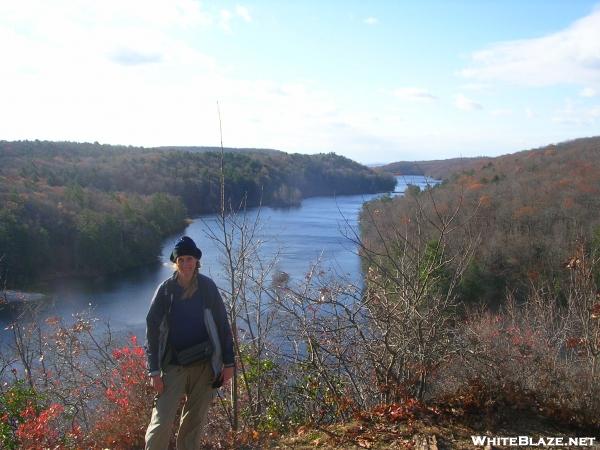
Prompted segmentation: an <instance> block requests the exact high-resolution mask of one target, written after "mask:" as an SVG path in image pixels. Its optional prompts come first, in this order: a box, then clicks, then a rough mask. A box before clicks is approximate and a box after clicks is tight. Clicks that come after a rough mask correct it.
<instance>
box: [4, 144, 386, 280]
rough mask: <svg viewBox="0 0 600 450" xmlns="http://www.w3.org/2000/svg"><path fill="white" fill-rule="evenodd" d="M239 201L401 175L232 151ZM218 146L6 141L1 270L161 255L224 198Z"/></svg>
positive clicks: (34, 271) (345, 188)
mask: <svg viewBox="0 0 600 450" xmlns="http://www.w3.org/2000/svg"><path fill="white" fill-rule="evenodd" d="M223 162H224V167H225V179H226V184H225V198H226V199H227V201H228V203H229V204H231V205H232V206H234V207H235V206H238V205H240V204H241V203H244V204H245V205H247V206H249V207H251V206H256V205H259V204H264V205H272V206H282V207H287V206H293V205H298V204H299V203H300V201H301V200H302V198H305V197H308V196H316V195H333V194H337V195H343V194H357V193H371V192H382V191H387V190H392V189H393V187H394V184H395V181H394V179H393V177H391V176H389V175H382V174H378V173H375V172H373V171H372V170H370V169H368V168H366V167H364V166H362V165H360V164H358V163H356V162H354V161H351V160H349V159H347V158H344V157H342V156H338V155H335V154H333V153H329V154H319V155H300V154H287V153H283V152H276V151H257V152H253V151H249V152H248V153H245V152H242V151H239V150H237V151H226V152H225V153H224V161H223ZM220 164H221V156H220V154H219V153H215V152H211V151H207V152H204V151H202V152H200V151H192V152H190V151H182V150H179V149H170V148H167V149H164V148H160V149H151V148H150V149H147V148H141V147H131V146H129V147H126V146H109V145H100V144H91V143H72V142H46V141H19V142H6V141H0V200H1V207H0V255H1V256H2V259H1V261H0V270H2V274H3V276H4V278H5V279H6V280H7V283H8V284H9V286H16V287H18V286H25V285H28V284H30V283H32V282H33V281H34V280H42V279H47V278H52V277H56V276H62V275H72V274H84V275H98V274H104V273H111V272H118V271H121V270H124V269H128V268H131V267H135V266H138V265H143V264H147V263H149V262H152V261H155V260H156V255H157V254H158V253H159V250H160V243H161V240H162V239H163V238H164V237H165V236H167V235H169V234H171V233H174V232H176V231H178V230H181V229H182V228H183V227H184V226H185V220H186V218H187V217H190V216H193V215H198V214H203V213H210V212H214V211H216V210H217V209H218V208H219V205H220Z"/></svg>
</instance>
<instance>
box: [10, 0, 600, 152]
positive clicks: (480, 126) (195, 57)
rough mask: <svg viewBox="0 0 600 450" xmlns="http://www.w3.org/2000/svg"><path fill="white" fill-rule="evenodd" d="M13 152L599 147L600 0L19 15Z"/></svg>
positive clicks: (164, 4)
mask: <svg viewBox="0 0 600 450" xmlns="http://www.w3.org/2000/svg"><path fill="white" fill-rule="evenodd" d="M0 51H1V53H2V65H1V66H0V81H1V82H0V102H1V103H2V105H3V108H0V139H5V140H15V139H50V140H70V141H99V142H102V143H110V144H126V145H143V146H157V145H218V143H219V123H218V115H217V101H218V102H219V104H220V109H221V117H222V123H223V143H224V145H226V146H235V147H266V148H277V149H280V150H284V151H288V152H302V153H316V152H329V151H333V152H336V153H339V154H343V155H346V156H348V157H350V158H352V159H355V160H358V161H360V162H365V163H374V162H387V161H398V160H419V159H441V158H449V157H456V156H475V155H498V154H503V153H510V152H514V151H518V150H522V149H527V148H533V147H537V146H541V145H546V144H549V143H555V142H559V141H564V140H567V139H573V138H577V137H583V136H593V135H600V4H599V3H598V1H583V0H580V1H577V0H571V1H562V0H560V1H559V0H545V1H533V0H527V1H509V0H502V1H501V0H497V1H490V0H479V1H477V0H469V1H467V0H464V1H419V2H416V1H399V0H398V1H389V2H384V1H372V2H364V1H343V2H342V1H325V2H323V1H320V2H317V1H303V2H284V1H269V2H267V1H256V2H228V1H223V2H198V1H196V0H103V1H101V2H99V1H96V0H77V1H75V0H54V1H52V2H48V1H43V0H35V1H34V0H18V1H14V0H4V1H3V2H1V4H0Z"/></svg>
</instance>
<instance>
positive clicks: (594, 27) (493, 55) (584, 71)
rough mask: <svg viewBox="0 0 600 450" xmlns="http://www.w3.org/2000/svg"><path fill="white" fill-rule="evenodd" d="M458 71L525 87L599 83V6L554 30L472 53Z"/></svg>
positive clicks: (477, 77) (476, 77)
mask: <svg viewBox="0 0 600 450" xmlns="http://www.w3.org/2000/svg"><path fill="white" fill-rule="evenodd" d="M460 74H461V75H462V76H464V77H466V78H469V79H473V80H478V81H504V82H509V83H516V84H522V85H529V86H549V85H555V84H561V83H571V84H580V85H581V84H582V85H588V86H589V85H593V86H600V8H598V9H595V10H594V11H593V12H592V13H591V14H589V15H588V16H586V17H584V18H582V19H580V20H578V21H576V22H574V23H573V24H572V25H571V26H569V27H568V28H566V29H564V30H561V31H558V32H556V33H553V34H549V35H547V36H543V37H539V38H534V39H523V40H516V41H507V42H500V43H497V44H494V45H491V46H489V47H488V48H485V49H483V50H481V51H478V52H475V53H473V54H472V55H471V64H470V66H469V67H467V68H465V69H464V70H462V71H461V72H460Z"/></svg>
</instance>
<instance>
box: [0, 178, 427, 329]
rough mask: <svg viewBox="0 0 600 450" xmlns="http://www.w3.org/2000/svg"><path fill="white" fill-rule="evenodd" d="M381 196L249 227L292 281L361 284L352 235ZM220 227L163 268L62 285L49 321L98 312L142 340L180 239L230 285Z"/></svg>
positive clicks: (196, 227) (203, 228) (309, 206)
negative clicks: (326, 272)
mask: <svg viewBox="0 0 600 450" xmlns="http://www.w3.org/2000/svg"><path fill="white" fill-rule="evenodd" d="M428 181H429V183H432V180H431V179H429V180H428V179H426V178H425V177H397V186H396V188H395V193H399V192H403V191H404V189H405V188H406V186H407V184H414V185H418V186H420V187H425V186H426V185H427V182H428ZM380 195H382V194H375V195H373V194H368V195H349V196H338V197H313V198H308V199H305V200H303V202H302V204H301V206H299V207H296V208H286V209H276V208H270V207H262V208H260V209H257V208H253V209H251V210H249V211H248V212H247V214H248V218H249V219H252V218H254V217H256V215H257V214H259V215H260V216H259V218H260V229H259V232H258V233H257V237H258V238H259V239H260V241H261V243H262V245H261V254H262V255H263V257H265V258H269V257H271V256H272V255H275V254H277V253H279V256H278V263H277V270H279V271H282V272H286V273H287V274H289V276H290V280H291V281H292V282H293V281H294V280H298V279H301V278H303V277H304V275H305V274H306V272H307V270H308V269H309V268H310V266H311V264H313V263H314V262H316V261H317V260H320V261H321V264H322V267H323V268H324V269H330V270H332V271H334V272H335V273H337V274H340V275H343V276H346V277H348V278H350V279H353V280H356V281H358V280H360V277H361V274H360V265H359V258H358V256H357V255H356V251H357V249H356V246H355V245H354V244H353V243H352V242H351V241H350V240H348V239H347V238H346V236H345V235H346V234H347V233H348V232H349V231H350V230H351V229H354V230H356V229H357V221H358V213H359V211H360V208H361V206H362V204H363V203H364V202H365V201H368V200H371V199H373V198H375V197H378V196H380ZM216 224H217V219H216V216H215V215H205V216H200V217H197V218H195V219H194V220H193V222H192V223H191V224H190V225H189V226H188V227H187V228H186V230H185V231H183V232H182V233H181V234H178V235H177V236H172V237H170V238H168V239H166V240H165V242H164V243H163V251H162V254H161V255H160V259H159V263H157V264H156V265H153V266H150V267H144V268H141V269H136V270H132V271H128V272H126V273H120V274H118V275H112V276H108V277H104V278H102V279H97V280H89V279H85V280H83V279H66V280H60V281H57V282H55V283H54V284H53V285H52V286H51V289H50V292H48V294H49V295H50V296H51V298H52V302H50V304H49V305H48V307H47V308H45V311H44V313H43V314H44V315H57V316H60V317H63V318H65V319H66V320H67V321H68V318H70V317H71V316H72V315H73V314H74V313H77V312H81V311H84V310H86V309H89V308H92V309H93V315H94V316H95V317H98V318H99V319H101V320H108V321H109V322H110V325H111V328H112V329H113V330H116V331H131V332H132V333H134V334H138V335H141V334H143V329H144V327H145V317H146V313H147V310H148V306H149V303H150V300H151V298H152V295H153V293H154V290H155V289H156V287H157V285H158V284H159V283H160V282H161V281H162V280H164V279H165V278H167V277H168V276H169V275H170V274H171V273H172V270H173V269H172V265H171V263H170V261H169V256H170V253H171V250H172V248H173V245H174V244H175V242H176V241H177V239H178V238H179V237H180V236H181V235H184V234H185V235H188V236H190V237H192V238H193V239H194V240H195V241H196V244H197V245H198V247H200V248H201V249H202V253H203V256H202V269H201V272H202V273H204V274H207V275H209V276H210V277H212V278H213V279H214V280H215V281H216V283H217V285H222V284H223V283H224V282H225V281H224V277H223V275H222V274H223V270H222V269H221V263H220V261H221V259H222V258H221V255H220V253H219V250H218V248H217V246H216V245H215V243H214V241H213V240H211V239H210V238H209V236H208V234H207V231H208V230H210V229H211V228H212V229H214V227H216ZM9 320H10V317H9V314H8V313H6V312H5V313H3V315H2V316H0V325H2V330H4V327H5V326H6V324H7V323H8V322H9ZM2 333H6V331H2Z"/></svg>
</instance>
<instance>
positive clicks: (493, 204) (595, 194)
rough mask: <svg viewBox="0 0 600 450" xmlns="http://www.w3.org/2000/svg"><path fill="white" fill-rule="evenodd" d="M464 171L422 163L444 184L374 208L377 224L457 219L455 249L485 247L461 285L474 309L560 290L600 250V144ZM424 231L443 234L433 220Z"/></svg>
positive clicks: (573, 144) (561, 147) (479, 163)
mask: <svg viewBox="0 0 600 450" xmlns="http://www.w3.org/2000/svg"><path fill="white" fill-rule="evenodd" d="M464 164H465V165H466V167H467V169H464V167H465V166H464V165H463V167H461V165H460V164H459V161H457V160H451V161H449V162H448V163H447V164H444V162H443V161H439V162H437V161H436V162H433V163H432V164H431V165H430V166H427V165H426V164H424V163H419V165H421V166H422V167H429V169H427V171H426V172H425V173H427V174H428V175H431V176H435V177H440V178H443V179H444V182H443V183H442V184H440V185H438V186H436V187H435V188H433V189H430V190H428V191H426V192H420V193H419V192H417V191H418V190H414V189H413V190H410V191H409V193H408V195H407V196H406V197H404V198H395V199H393V200H387V201H386V203H385V205H382V204H381V202H375V203H374V204H373V205H372V207H373V208H377V210H378V211H381V215H382V218H378V219H377V220H379V221H381V222H382V223H383V222H389V223H393V222H401V221H402V220H403V218H406V217H410V215H411V214H412V213H414V211H415V210H416V209H418V208H422V209H423V210H424V212H426V213H427V215H429V216H431V217H436V220H437V218H438V217H439V218H440V219H441V218H449V217H450V216H451V215H452V214H455V217H456V218H457V219H460V225H459V229H460V230H461V237H460V239H459V238H455V239H456V240H455V242H454V244H450V245H459V244H458V241H460V240H462V241H463V242H464V240H478V245H477V250H476V252H475V256H474V259H473V261H472V262H471V263H470V264H469V266H468V267H467V268H466V272H465V273H464V277H463V279H462V281H461V285H460V296H461V298H462V299H463V300H466V301H468V302H485V303H487V304H494V305H497V304H498V303H501V302H502V301H503V299H504V298H505V296H506V293H507V292H511V293H513V294H515V295H517V297H523V296H524V295H525V294H526V292H527V291H528V290H529V288H530V286H531V285H532V283H534V284H540V283H547V284H548V286H551V287H552V288H554V289H558V290H560V289H561V286H562V283H563V281H564V280H565V278H567V277H569V276H570V274H569V270H567V269H565V267H566V265H568V264H569V261H576V260H577V256H576V255H577V254H578V252H581V251H584V250H586V249H589V248H590V247H591V246H596V247H597V246H598V245H599V244H600V196H599V194H600V138H597V137H596V138H586V139H578V140H575V141H570V142H565V143H561V144H558V145H550V146H547V147H544V148H539V149H534V150H528V151H522V152H519V153H515V154H510V155H504V156H500V157H497V158H485V159H484V158H476V159H473V160H470V161H465V162H464ZM382 206H385V207H382ZM363 214H364V213H363ZM363 219H364V220H363V226H364V231H365V234H366V238H367V239H368V240H369V242H373V243H374V244H373V245H377V244H375V242H376V241H377V236H376V233H375V231H374V229H373V227H372V223H371V224H370V221H369V220H368V218H367V217H365V216H364V215H363ZM371 222H372V221H371ZM421 225H422V226H423V227H425V228H428V229H429V232H430V234H429V236H430V237H431V238H432V239H435V236H436V233H437V234H439V230H436V229H435V227H433V226H432V224H430V223H428V222H427V221H425V222H424V223H423V224H421ZM390 230H391V228H390ZM384 237H385V236H384Z"/></svg>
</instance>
